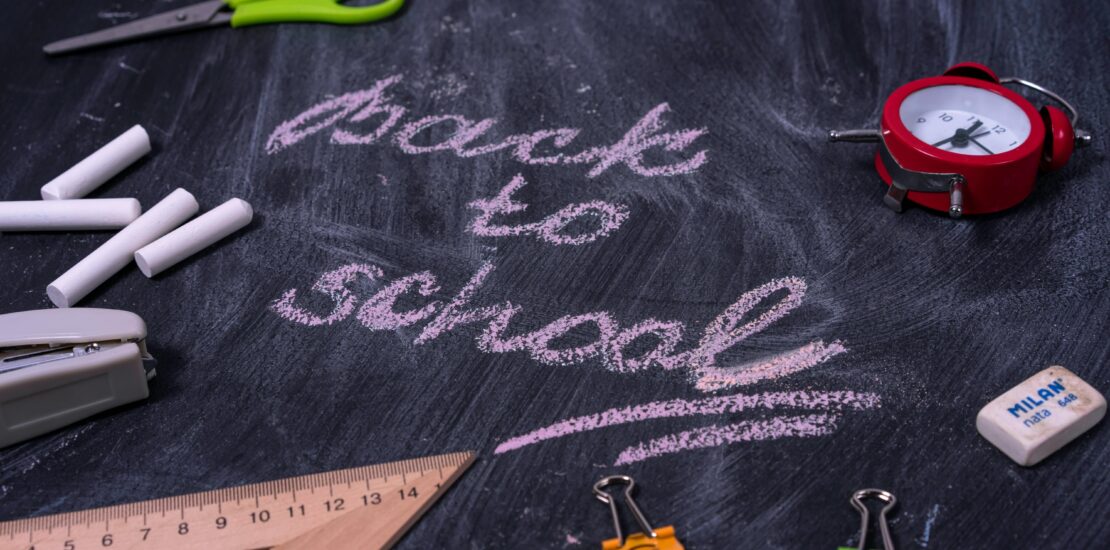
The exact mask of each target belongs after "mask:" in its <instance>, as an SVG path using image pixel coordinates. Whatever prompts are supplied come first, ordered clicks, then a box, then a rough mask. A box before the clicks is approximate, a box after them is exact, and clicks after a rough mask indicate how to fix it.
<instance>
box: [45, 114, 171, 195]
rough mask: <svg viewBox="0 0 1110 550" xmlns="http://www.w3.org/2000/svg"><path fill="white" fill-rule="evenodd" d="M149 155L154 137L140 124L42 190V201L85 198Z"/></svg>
mask: <svg viewBox="0 0 1110 550" xmlns="http://www.w3.org/2000/svg"><path fill="white" fill-rule="evenodd" d="M149 152H150V136H149V135H147V133H146V130H144V129H143V127H142V126H139V125H138V124H136V125H134V126H132V127H131V129H130V130H128V131H126V132H124V133H123V134H121V135H120V136H119V137H117V138H116V139H113V140H112V141H110V142H108V144H107V145H105V146H104V147H101V148H100V149H97V150H96V152H95V153H93V154H91V155H89V156H88V157H85V159H84V160H82V161H81V162H78V163H77V164H75V165H73V168H70V169H69V170H66V171H65V172H62V174H61V175H60V176H58V177H56V178H54V179H52V180H50V183H47V184H46V185H44V186H42V198H43V199H44V200H48V201H51V200H64V199H79V198H81V197H84V196H85V195H88V194H89V193H91V192H92V191H93V189H96V188H97V187H100V184H102V183H104V182H106V181H108V180H109V179H112V176H114V175H116V174H118V173H120V172H122V171H123V169H124V168H127V167H128V166H130V165H131V163H133V162H135V161H136V160H139V158H140V157H142V156H143V155H145V154H147V153H149Z"/></svg>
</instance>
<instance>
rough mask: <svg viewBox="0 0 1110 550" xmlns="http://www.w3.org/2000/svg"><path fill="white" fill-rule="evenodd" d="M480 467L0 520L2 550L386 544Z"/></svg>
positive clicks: (423, 461) (398, 472)
mask: <svg viewBox="0 0 1110 550" xmlns="http://www.w3.org/2000/svg"><path fill="white" fill-rule="evenodd" d="M473 462H474V453H471V452H462V453H451V454H445V455H438V456H430V457H425V458H416V459H412V460H402V461H399V462H390V463H387V464H377V465H373V466H362V467H359V468H350V469H346V470H335V471H331V472H323V473H319V474H312V475H306V476H299V477H291V478H286V479H278V480H274V481H266V482H262V483H255V484H252V485H243V486H240V487H230V488H227V489H217V490H214V491H206V492H203V493H193V494H188V495H180V496H175V497H168V498H160V499H155V500H147V501H142V502H133V503H130V504H120V505H117V506H108V507H105V508H94V509H91V510H82V511H79V512H69V513H64V514H56V515H52V516H41V517H35V518H27V519H21V520H16V521H8V522H4V523H0V550H8V549H13V550H14V549H18V550H31V549H33V550H94V549H96V550H104V549H105V548H108V549H111V550H120V549H143V550H163V549H169V550H176V549H179V548H180V549H184V548H204V549H205V550H245V549H256V548H272V547H276V548H280V549H281V550H302V549H310V548H311V549H323V548H327V549H336V550H341V549H347V548H351V549H354V548H358V549H372V548H389V547H390V546H392V545H393V544H394V543H396V542H397V540H398V539H400V538H401V536H402V535H404V533H405V531H407V530H408V528H409V527H410V526H411V525H412V524H413V523H415V522H416V520H417V519H419V518H420V516H421V514H423V513H424V511H425V510H427V509H428V508H429V507H430V506H431V505H432V503H434V502H435V501H436V499H437V498H439V496H440V495H442V494H443V493H444V492H446V491H447V489H448V488H449V487H450V486H451V484H452V483H454V481H455V480H456V479H458V478H459V476H461V475H462V473H463V472H465V471H466V469H467V468H468V467H470V465H471V464H472V463H473Z"/></svg>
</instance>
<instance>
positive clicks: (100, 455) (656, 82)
mask: <svg viewBox="0 0 1110 550" xmlns="http://www.w3.org/2000/svg"><path fill="white" fill-rule="evenodd" d="M185 4H188V2H187V1H186V2H181V1H177V0H174V1H169V2H143V1H140V0H115V1H113V2H79V3H74V2H62V1H56V0H52V1H44V2H8V3H6V5H5V8H4V9H5V17H4V22H3V23H0V25H2V28H3V32H2V33H0V36H2V38H0V43H2V45H3V48H0V60H2V62H0V67H2V68H3V72H4V74H3V77H2V81H3V87H2V88H0V98H2V100H0V120H2V121H3V126H4V131H3V132H2V133H0V160H2V163H0V167H2V168H0V170H2V174H3V182H4V183H3V186H2V187H0V199H3V200H28V199H36V198H38V189H39V187H40V186H41V185H42V184H44V183H45V182H46V181H48V180H50V179H51V178H52V177H54V176H55V175H57V174H58V173H60V172H61V171H63V170H64V169H65V168H67V167H68V166H70V165H71V164H72V163H74V162H76V161H78V160H79V159H81V158H82V157H83V156H85V155H87V154H88V153H90V152H91V151H93V150H95V149H96V148H97V147H98V146H99V145H100V144H103V143H105V142H107V141H108V140H110V139H111V138H113V137H115V136H116V135H118V134H119V133H121V132H122V131H123V130H125V129H126V128H128V127H129V126H131V125H132V124H136V123H139V124H142V125H143V126H145V127H146V128H147V130H148V131H149V132H150V134H151V137H152V139H153V141H154V142H155V150H154V152H153V153H152V154H151V155H150V156H149V157H147V158H145V159H144V160H142V161H140V162H139V163H137V164H136V165H135V166H134V167H132V168H130V169H128V170H127V171H125V172H124V173H123V174H121V175H120V176H118V177H116V178H115V179H113V180H112V181H111V182H109V183H108V184H107V185H105V186H104V187H103V188H101V189H100V190H98V191H97V192H96V193H95V195H94V196H96V197H136V198H138V199H139V200H140V201H141V202H142V204H143V205H144V206H145V207H150V206H152V205H153V204H154V203H155V202H156V201H157V200H159V199H160V198H161V197H163V196H165V195H166V194H167V193H169V192H170V191H171V190H173V189H174V188H176V187H184V188H186V189H188V190H189V191H191V192H192V193H194V194H195V195H196V196H197V198H198V200H199V201H200V203H201V205H202V209H208V208H211V207H214V206H216V205H217V204H219V203H220V202H223V201H224V200H226V199H228V198H231V197H241V198H243V199H245V200H247V201H249V202H250V203H251V204H253V205H254V208H255V212H256V213H257V215H256V218H255V221H254V223H253V224H252V225H251V226H250V227H249V229H248V230H246V231H244V232H242V233H240V234H238V235H237V236H236V237H234V238H231V239H228V240H226V241H224V242H223V243H222V244H220V245H219V246H216V247H214V248H213V249H211V250H209V251H206V252H205V253H203V254H201V255H199V256H198V257H195V258H193V259H191V260H189V261H187V262H185V263H183V264H181V265H180V266H178V267H176V268H174V269H172V270H170V271H168V272H166V273H163V274H162V275H159V276H157V277H155V278H154V279H153V280H150V279H147V278H146V277H144V276H142V274H141V273H140V272H139V270H138V269H136V268H134V267H133V266H132V267H129V268H127V269H126V270H125V271H124V272H122V273H121V274H119V275H118V276H116V277H114V278H112V279H111V280H110V281H109V282H108V283H106V284H105V285H103V286H102V287H101V288H100V289H99V290H97V291H96V292H95V293H93V294H92V295H91V296H90V297H89V298H87V299H86V300H84V301H83V302H82V303H81V305H84V306H95V307H108V308H118V309H125V310H130V311H134V312H136V313H138V314H139V315H141V316H142V317H143V318H144V319H145V320H146V321H147V324H148V326H149V330H150V338H149V341H150V347H151V350H152V351H153V353H154V355H155V356H156V358H157V359H158V360H159V367H158V376H157V378H155V379H154V381H153V382H152V385H151V396H150V399H149V400H148V401H147V402H144V403H141V404H137V405H134V406H129V407H125V408H123V409H119V410H115V411H112V412H110V413H107V414H102V415H100V416H98V417H96V418H94V419H92V420H90V421H86V422H83V423H80V424H78V425H74V426H71V427H69V428H66V429H64V430H61V431H58V432H56V433H54V434H51V435H48V436H44V437H40V438H38V439H35V440H32V441H30V442H27V443H24V444H21V445H17V446H14V447H10V448H7V449H4V450H2V451H0V519H4V520H6V519H14V518H19V517H24V516H28V515H41V514H49V513H55V512H61V511H68V510H76V509H81V508H86V507H92V506H101V505H108V504H114V503H120V502H125V501H129V500H134V499H141V498H153V497H158V496H166V495H172V494H179V493H184V492H191V491H199V490H205V489H211V488H217V487H224V486H228V485H234V484H242V483H247V482H254V481H260V480H266V479H271V478H276V477H283V476H291V475H297V474H304V473H311V472H318V471H323V470H327V469H334V468H344V467H350V466H356V465H362V464H369V463H376V462H384V461H390V460H397V459H403V458H410V457H416V456H422V455H430V454H437V453H444V452H450V451H461V450H471V449H473V450H476V451H478V452H479V454H480V458H479V462H478V463H477V464H476V465H475V466H474V468H473V469H472V470H471V471H470V472H469V473H468V474H467V475H466V476H465V477H464V478H463V479H462V480H461V482H460V483H459V484H458V485H456V486H455V487H454V488H453V489H452V490H451V492H450V493H449V494H448V495H447V496H446V497H445V498H444V500H443V501H441V502H440V503H439V504H438V505H437V506H436V507H435V508H434V509H433V510H432V511H431V512H430V513H429V514H428V516H427V517H425V518H424V520H423V521H421V522H420V523H419V524H418V525H417V526H416V527H415V528H414V529H413V530H412V532H411V533H410V534H409V535H408V536H407V538H405V539H404V541H403V542H402V544H401V545H400V546H401V547H402V548H448V547H449V548H457V547H465V548H512V547H518V546H517V545H525V546H528V547H531V546H532V545H534V546H539V547H551V548H561V547H567V548H578V547H582V548H596V547H597V545H598V542H599V541H600V540H601V539H603V538H609V537H611V536H612V526H611V522H610V518H609V513H608V511H607V510H606V508H605V506H604V505H603V504H601V503H599V502H597V501H596V500H595V499H594V498H593V496H592V495H591V493H590V486H591V484H592V483H593V482H594V481H596V480H597V479H599V478H600V477H602V476H604V475H607V474H611V473H627V474H630V475H632V476H634V477H635V479H636V480H637V482H638V484H639V485H640V488H639V492H638V496H639V499H638V502H639V504H640V505H641V506H642V507H643V508H644V510H645V512H646V513H647V514H648V516H649V518H650V519H652V521H653V522H655V523H656V524H658V525H674V526H675V527H676V529H677V530H678V533H679V535H680V538H681V539H682V540H683V541H684V542H685V543H686V544H687V547H688V548H753V549H754V548H791V549H793V548H831V547H834V546H836V545H845V544H853V545H854V544H855V541H856V532H857V529H858V518H857V516H856V513H855V511H854V510H852V508H851V507H850V506H849V504H848V497H849V495H850V494H851V493H852V491H854V490H856V489H860V488H864V487H870V486H875V487H881V488H884V489H888V490H890V491H892V492H894V493H895V494H896V495H897V496H898V497H899V499H900V505H899V508H898V511H897V513H896V514H895V515H894V516H893V518H892V522H891V528H892V532H893V534H894V537H895V539H896V541H897V543H898V547H899V548H1017V547H1022V548H1033V547H1037V548H1069V549H1080V548H1083V549H1086V548H1095V547H1099V546H1100V545H1101V544H1104V543H1105V541H1107V540H1110V522H1108V521H1107V510H1108V509H1110V477H1108V476H1107V473H1106V472H1107V466H1108V465H1110V445H1108V444H1107V443H1108V437H1110V433H1108V432H1107V426H1106V425H1105V423H1103V424H1102V425H1100V426H1098V427H1096V428H1095V429H1093V430H1092V431H1091V432H1089V433H1087V434H1086V435H1084V436H1083V437H1081V438H1080V439H1079V440H1077V441H1076V442H1074V443H1073V444H1071V445H1070V446H1068V447H1067V448H1065V449H1064V450H1062V451H1061V452H1059V453H1057V454H1056V455H1054V456H1052V457H1050V458H1049V459H1048V460H1046V461H1045V462H1044V463H1042V464H1040V465H1038V466H1036V467H1034V468H1022V467H1019V466H1017V465H1015V464H1013V463H1011V462H1010V461H1009V460H1008V459H1006V458H1005V457H1004V456H1003V455H1002V454H1001V453H1000V452H998V451H997V450H996V449H994V448H993V447H991V446H990V445H989V444H988V443H986V442H985V441H984V440H983V439H982V438H980V437H979V435H978V434H977V433H976V432H975V428H974V418H975V413H976V412H977V411H978V409H979V408H980V407H982V406H983V405H984V404H985V403H987V402H988V401H989V400H991V399H992V398H993V397H995V396H996V395H999V394H1000V393H1002V392H1003V391H1005V390H1006V389H1008V388H1010V387H1011V386H1013V385H1015V384H1017V383H1018V382H1020V381H1021V380H1023V379H1025V378H1026V377H1027V376H1029V375H1031V374H1033V373H1034V372H1036V371H1039V370H1041V369H1042V368H1044V367H1046V366H1048V365H1052V364H1061V365H1065V366H1067V367H1068V368H1070V369H1072V370H1074V371H1075V372H1076V373H1077V374H1079V375H1080V376H1081V377H1083V378H1084V379H1086V380H1087V381H1088V382H1089V383H1091V384H1092V385H1093V386H1095V387H1097V388H1100V389H1101V390H1102V391H1104V392H1106V391H1110V370H1108V369H1107V363H1108V354H1110V346H1108V345H1107V335H1108V334H1110V315H1108V312H1110V293H1108V292H1107V288H1108V285H1107V277H1108V275H1110V217H1108V215H1107V209H1106V201H1105V199H1104V197H1105V191H1106V189H1105V186H1106V182H1107V181H1108V180H1110V165H1108V164H1107V163H1106V146H1105V139H1104V138H1103V137H1102V136H1104V135H1107V133H1106V132H1105V129H1106V128H1110V117H1108V115H1107V113H1108V107H1110V100H1108V95H1107V90H1108V89H1110V80H1108V75H1110V63H1108V59H1110V58H1108V57H1107V55H1106V53H1107V52H1108V51H1110V41H1108V38H1107V37H1108V36H1110V11H1108V10H1106V9H1105V6H1104V5H1101V4H1100V3H1097V2H1063V3H1061V2H1038V3H1024V4H1017V3H995V2H991V3H985V2H984V3H976V4H974V5H971V4H968V5H961V4H960V3H956V2H851V3H849V2H837V3H832V2H802V3H791V2H785V3H784V2H728V1H719V2H698V1H668V2H662V1H661V2H639V1H622V2H615V1H605V2H586V1H574V2H508V1H503V2H493V1H474V2H439V1H435V2H432V1H427V0H422V1H418V0H413V1H412V2H411V3H410V5H409V6H408V7H406V9H405V10H404V11H403V12H402V13H401V14H400V15H399V16H398V17H396V18H394V19H392V20H390V21H387V22H383V23H379V24H374V25H368V26H360V27H346V28H341V27H334V26H327V25H311V24H306V25H296V24H285V25H276V26H264V27H252V28H245V29H237V30H230V29H212V30H206V31H197V32H194V33H191V34H185V35H178V36H173V37H165V38H160V39H151V40H147V41H143V42H140V43H135V44H131V45H125V46H120V47H115V48H110V49H102V50H97V51H92V52H87V53H80V54H74V55H70V56H65V57H59V58H47V57H45V56H44V55H42V53H41V51H40V48H41V47H42V45H43V44H45V43H47V42H49V41H52V40H55V39H59V38H63V37H67V36H72V35H75V34H79V33H82V32H88V31H92V30H95V29H97V28H101V27H104V26H108V25H110V24H113V23H122V22H125V21H128V20H132V19H134V18H137V17H141V16H146V15H150V14H153V13H156V12H161V11H165V10H166V9H169V8H170V7H172V6H178V5H185ZM964 60H974V61H979V62H982V63H985V64H987V65H989V66H991V67H992V68H994V69H995V70H996V71H998V72H999V73H1000V74H1007V75H1009V74H1012V75H1015V76H1021V77H1025V78H1028V79H1031V80H1034V81H1036V82H1039V83H1041V84H1044V85H1046V86H1048V87H1049V88H1051V89H1053V90H1056V91H1058V92H1060V93H1061V94H1062V95H1064V96H1065V97H1066V98H1068V99H1069V100H1071V101H1072V102H1074V103H1075V105H1077V106H1078V108H1079V109H1080V110H1081V117H1082V125H1083V126H1085V127H1087V128H1089V129H1091V130H1092V131H1093V132H1094V133H1095V135H1096V141H1095V144H1094V146H1093V147H1091V148H1088V149H1086V150H1080V151H1077V153H1076V155H1075V156H1074V157H1073V159H1072V161H1071V162H1070V164H1069V165H1068V166H1067V167H1065V168H1064V169H1063V170H1061V171H1059V172H1056V173H1052V174H1049V175H1043V176H1042V177H1041V178H1040V180H1039V182H1038V187H1037V189H1036V190H1035V191H1034V193H1033V194H1032V196H1030V197H1029V199H1028V200H1026V201H1025V202H1024V203H1022V204H1021V205H1019V206H1018V207H1016V208H1014V209H1013V210H1011V211H1008V212H1006V213H1004V214H999V215H991V216H984V217H978V218H973V219H963V220H958V221H954V220H951V219H949V218H948V217H946V216H944V215H941V214H936V213H932V212H929V211H926V210H923V209H921V208H910V209H909V210H908V211H907V212H905V213H903V214H895V213H893V212H891V211H889V210H887V209H885V208H883V206H882V204H881V197H882V194H883V192H884V186H883V185H882V183H881V182H880V181H879V179H878V177H877V176H876V174H875V172H874V170H873V168H872V166H871V158H872V155H873V153H874V151H873V149H872V146H868V145H841V144H828V143H826V141H825V138H824V135H825V131H826V130H828V129H830V128H851V127H875V126H876V125H877V121H878V116H879V111H880V107H881V105H882V103H883V101H884V99H885V97H886V96H887V95H888V94H889V93H890V92H891V91H893V90H894V89H895V88H896V87H897V86H899V85H900V84H902V83H904V82H907V81H910V80H913V79H916V78H921V77H924V76H930V75H935V74H939V73H940V72H941V71H943V70H944V68H946V67H947V66H949V65H951V64H953V63H955V62H958V61H964ZM1033 101H1034V102H1035V103H1036V104H1038V105H1039V104H1040V103H1041V102H1040V101H1039V100H1038V99H1035V98H1034V99H1033ZM429 117H432V118H429ZM525 205H526V208H525ZM109 236H110V234H109V233H103V232H102V233H72V234H48V233H31V234H26V233H24V234H18V233H11V234H4V235H2V236H0V270H2V271H0V273H2V274H3V285H2V289H0V299H2V305H3V311H4V312H11V311H21V310H28V309H37V308H45V307H50V304H49V302H48V300H47V298H46V295H45V288H46V285H47V284H48V283H49V282H50V281H52V280H53V279H54V278H55V277H56V276H57V275H59V274H61V273H62V272H63V271H65V270H66V269H67V268H69V267H70V266H71V265H72V264H73V263H75V262H76V261H77V260H79V259H80V258H81V257H83V256H84V255H85V254H87V253H88V252H90V251H91V250H92V249H94V248H95V247H96V246H98V244H99V243H101V242H103V241H105V240H106V239H107V238H108V237H109ZM629 523H630V522H629ZM630 525H631V524H630ZM1100 541H1101V542H1100Z"/></svg>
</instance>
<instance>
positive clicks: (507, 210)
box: [468, 174, 628, 245]
mask: <svg viewBox="0 0 1110 550" xmlns="http://www.w3.org/2000/svg"><path fill="white" fill-rule="evenodd" d="M525 185H527V182H526V181H524V176H522V175H520V174H518V175H517V176H516V177H514V178H513V179H512V181H510V182H509V183H508V185H506V186H505V187H503V188H501V191H499V192H498V193H497V196H496V197H493V198H491V199H479V200H476V201H473V202H471V203H470V204H469V206H470V207H471V208H474V209H477V210H480V211H481V214H479V215H478V216H477V217H475V218H474V221H473V222H472V223H471V224H470V227H469V228H468V230H469V231H470V232H471V233H473V234H475V235H478V236H480V237H509V236H519V235H528V234H533V235H535V236H536V237H537V238H539V239H540V240H542V241H546V242H549V243H552V244H571V245H578V244H586V243H591V242H594V241H596V240H598V239H600V238H602V237H606V236H608V235H609V234H610V233H612V232H613V231H616V230H617V229H618V228H619V227H620V226H621V224H622V223H624V220H626V219H628V207H626V206H624V205H622V204H612V203H608V202H604V201H591V202H581V203H575V204H570V205H567V206H566V207H564V208H563V209H561V210H559V211H558V212H555V213H554V214H552V215H550V216H548V217H547V218H544V219H543V220H542V221H538V222H533V223H523V224H518V225H498V224H496V223H494V221H493V218H494V217H495V216H506V215H509V214H513V213H517V212H523V211H525V210H526V209H527V208H528V205H527V204H524V203H522V202H519V201H515V200H513V193H515V192H517V191H518V190H520V189H521V188H522V187H524V186H525ZM583 217H592V218H594V219H596V222H597V227H596V228H594V229H593V230H592V231H586V232H583V233H579V234H576V235H575V234H565V233H563V230H564V229H565V228H566V227H567V226H568V225H570V223H571V222H573V221H574V220H576V219H579V218H583Z"/></svg>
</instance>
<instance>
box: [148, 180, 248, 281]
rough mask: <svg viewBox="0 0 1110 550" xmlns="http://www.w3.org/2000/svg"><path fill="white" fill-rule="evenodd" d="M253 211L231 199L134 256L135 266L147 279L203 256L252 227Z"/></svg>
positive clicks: (246, 205) (238, 200)
mask: <svg viewBox="0 0 1110 550" xmlns="http://www.w3.org/2000/svg"><path fill="white" fill-rule="evenodd" d="M252 217H254V210H252V209H251V205H250V204H249V203H247V201H245V200H242V199H231V200H229V201H227V202H225V203H223V204H221V205H219V206H217V207H216V208H213V209H212V210H211V211H210V212H205V213H204V214H203V215H201V216H200V217H198V218H197V219H195V220H193V221H191V222H189V223H187V224H185V225H183V226H181V227H179V228H177V229H175V230H174V231H173V232H172V233H170V234H169V235H166V236H165V237H162V238H161V239H158V240H157V241H154V242H152V243H150V244H148V245H146V246H144V247H143V248H142V249H140V250H139V251H138V252H136V253H135V263H136V264H139V270H141V271H142V272H143V274H144V275H146V276H147V277H153V276H155V275H157V274H159V273H161V272H162V271H165V270H166V269H167V268H169V267H170V266H172V265H174V264H176V263H177V262H180V261H181V260H184V259H185V258H188V257H189V256H192V255H193V254H196V253H197V252H200V251H201V250H203V249H205V248H207V247H208V246H211V245H212V244H214V243H215V242H216V241H219V240H220V239H222V238H224V237H226V236H228V235H230V234H232V233H234V232H236V231H238V230H239V229H242V228H244V227H246V226H247V224H249V223H251V218H252Z"/></svg>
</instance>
